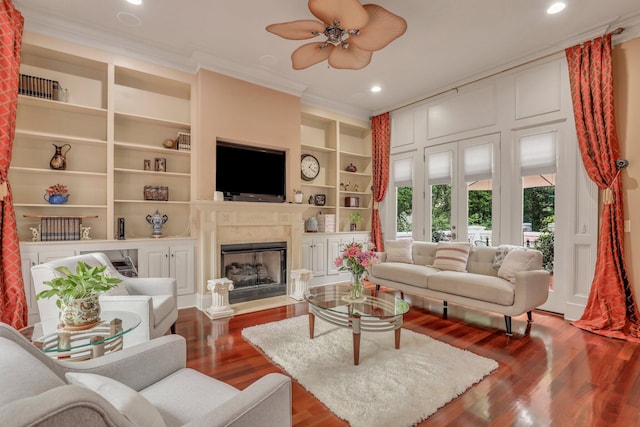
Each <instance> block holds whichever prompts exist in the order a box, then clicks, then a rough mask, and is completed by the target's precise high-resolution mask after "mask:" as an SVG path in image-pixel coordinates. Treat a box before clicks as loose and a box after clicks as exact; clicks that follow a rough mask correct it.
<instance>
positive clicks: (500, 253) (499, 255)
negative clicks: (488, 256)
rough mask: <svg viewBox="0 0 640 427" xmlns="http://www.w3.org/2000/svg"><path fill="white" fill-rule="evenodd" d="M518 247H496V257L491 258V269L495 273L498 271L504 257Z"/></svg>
mask: <svg viewBox="0 0 640 427" xmlns="http://www.w3.org/2000/svg"><path fill="white" fill-rule="evenodd" d="M519 247H520V246H513V245H500V246H498V248H497V249H496V255H495V256H494V257H493V264H491V267H493V269H494V270H496V271H498V270H500V266H501V265H502V262H503V261H504V257H506V256H507V254H508V253H509V252H511V251H512V250H514V249H516V248H519Z"/></svg>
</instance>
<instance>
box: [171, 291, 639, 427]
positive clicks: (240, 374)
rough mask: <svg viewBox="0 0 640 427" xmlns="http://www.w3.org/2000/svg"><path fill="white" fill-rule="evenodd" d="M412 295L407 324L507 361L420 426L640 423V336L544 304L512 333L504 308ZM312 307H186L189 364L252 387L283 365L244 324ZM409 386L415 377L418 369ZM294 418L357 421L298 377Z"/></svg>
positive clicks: (183, 325) (321, 422) (327, 425)
mask: <svg viewBox="0 0 640 427" xmlns="http://www.w3.org/2000/svg"><path fill="white" fill-rule="evenodd" d="M383 290H384V289H383ZM386 291H389V290H386ZM405 299H406V300H407V301H408V302H409V303H410V304H411V310H410V311H409V313H408V314H407V315H406V316H405V324H404V327H405V328H407V329H411V330H413V331H415V332H419V333H422V334H426V335H428V336H430V337H432V338H435V339H438V340H440V341H443V342H446V343H448V344H451V345H453V346H456V347H458V348H462V349H466V350H469V351H472V352H473V353H476V354H479V355H482V356H486V357H489V358H492V359H494V360H496V361H498V363H499V364H500V367H499V368H498V370H497V371H495V372H494V373H492V374H491V375H489V376H488V377H486V378H485V379H483V380H482V381H481V382H480V383H478V384H476V385H475V386H473V387H471V388H470V389H469V390H467V391H466V392H465V393H464V394H463V395H462V396H459V397H458V398H456V399H454V400H453V401H451V402H449V403H448V404H447V405H445V406H444V407H443V408H441V409H440V410H439V411H437V412H436V413H435V414H434V415H432V416H431V417H429V418H428V419H427V420H425V421H423V422H422V423H421V424H419V425H420V426H536V427H538V426H639V425H640V357H639V356H640V345H639V344H634V343H628V342H625V341H620V340H613V339H607V338H602V337H600V336H597V335H594V334H591V333H588V332H585V331H582V330H581V329H578V328H575V327H573V326H571V325H570V324H569V323H568V322H567V321H565V320H563V319H562V317H560V316H557V315H554V314H550V313H545V312H541V311H536V312H534V315H533V318H534V323H532V324H530V325H528V324H527V321H526V315H523V316H520V317H517V318H514V319H513V332H514V336H513V337H507V336H506V335H505V333H504V319H503V317H502V316H498V315H494V314H491V313H485V312H481V311H473V310H469V309H462V308H458V307H456V306H455V305H450V306H449V310H448V317H447V318H443V316H442V309H441V303H440V302H437V301H431V300H427V299H422V298H416V297H413V296H410V295H405ZM306 313H307V305H306V303H299V304H295V305H290V306H287V307H281V308H275V309H270V310H265V311H260V312H255V313H250V314H243V315H238V316H235V317H232V318H228V319H221V320H210V319H209V318H208V317H207V316H206V315H204V314H203V313H202V312H200V311H199V310H197V309H195V308H188V309H183V310H180V315H179V318H178V322H177V332H178V334H180V335H182V336H184V337H185V338H186V340H187V359H188V362H187V363H188V365H189V367H191V368H194V369H197V370H198V371H201V372H204V373H206V374H207V375H210V376H212V377H215V378H218V379H220V380H222V381H224V382H226V383H228V384H231V385H233V386H235V387H237V388H240V389H243V388H245V387H247V386H248V385H249V384H251V383H252V382H254V381H255V380H256V379H258V378H260V377H261V376H263V375H265V374H267V373H269V372H282V371H281V370H280V369H279V368H278V367H277V366H275V365H274V364H273V363H271V362H270V361H269V359H267V358H266V356H264V355H263V354H262V353H261V352H260V351H259V350H257V349H256V348H255V347H253V346H252V345H251V344H249V343H247V342H246V341H244V340H243V339H242V336H241V334H240V332H241V331H242V329H243V328H246V327H248V326H253V325H256V324H261V323H267V322H273V321H277V320H281V319H284V318H288V317H294V316H300V315H305V314H306ZM406 386H407V387H411V379H410V378H407V383H406ZM416 393H425V394H427V393H429V390H416ZM362 398H363V399H366V396H362ZM293 423H294V425H295V426H323V427H332V426H346V425H347V423H346V422H344V421H343V420H341V419H339V418H338V417H336V416H335V415H333V414H332V413H331V412H330V411H329V410H328V409H327V408H326V407H325V406H324V405H323V404H322V403H320V401H318V400H317V399H316V398H315V397H313V396H312V395H311V394H310V393H308V392H307V391H306V390H305V389H303V388H302V387H301V386H300V385H299V384H298V383H297V382H295V381H293ZM389 427H394V426H389Z"/></svg>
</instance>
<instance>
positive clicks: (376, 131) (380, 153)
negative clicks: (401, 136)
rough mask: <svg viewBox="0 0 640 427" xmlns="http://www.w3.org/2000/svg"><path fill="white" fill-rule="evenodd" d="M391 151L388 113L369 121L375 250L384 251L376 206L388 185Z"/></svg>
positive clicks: (372, 236) (373, 241)
mask: <svg viewBox="0 0 640 427" xmlns="http://www.w3.org/2000/svg"><path fill="white" fill-rule="evenodd" d="M390 149H391V123H390V119H389V113H383V114H380V115H379V116H375V117H373V118H372V119H371V151H372V157H373V211H372V212H371V243H372V244H373V245H374V246H375V250H376V251H379V252H382V251H384V240H383V238H382V226H381V225H380V213H379V212H378V204H379V203H380V202H381V201H382V200H384V196H385V194H386V192H387V185H388V184H389V150H390Z"/></svg>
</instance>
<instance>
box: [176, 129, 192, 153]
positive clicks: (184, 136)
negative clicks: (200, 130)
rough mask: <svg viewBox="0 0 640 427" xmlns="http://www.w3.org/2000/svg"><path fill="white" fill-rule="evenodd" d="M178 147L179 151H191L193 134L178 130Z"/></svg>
mask: <svg viewBox="0 0 640 427" xmlns="http://www.w3.org/2000/svg"><path fill="white" fill-rule="evenodd" d="M176 149H177V150H178V151H191V134H190V133H186V132H178V136H177V137H176Z"/></svg>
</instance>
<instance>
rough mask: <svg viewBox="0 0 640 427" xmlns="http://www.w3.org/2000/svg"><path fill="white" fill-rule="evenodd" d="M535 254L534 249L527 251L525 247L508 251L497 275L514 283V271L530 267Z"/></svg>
mask: <svg viewBox="0 0 640 427" xmlns="http://www.w3.org/2000/svg"><path fill="white" fill-rule="evenodd" d="M535 258H536V254H535V252H534V251H528V250H527V249H526V248H518V249H513V250H511V251H509V253H508V254H507V256H505V257H504V261H502V265H501V266H500V269H499V270H498V277H502V278H503V279H507V280H508V281H510V282H511V283H516V273H517V272H519V271H526V270H529V269H531V266H532V265H533V263H534V262H535Z"/></svg>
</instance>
